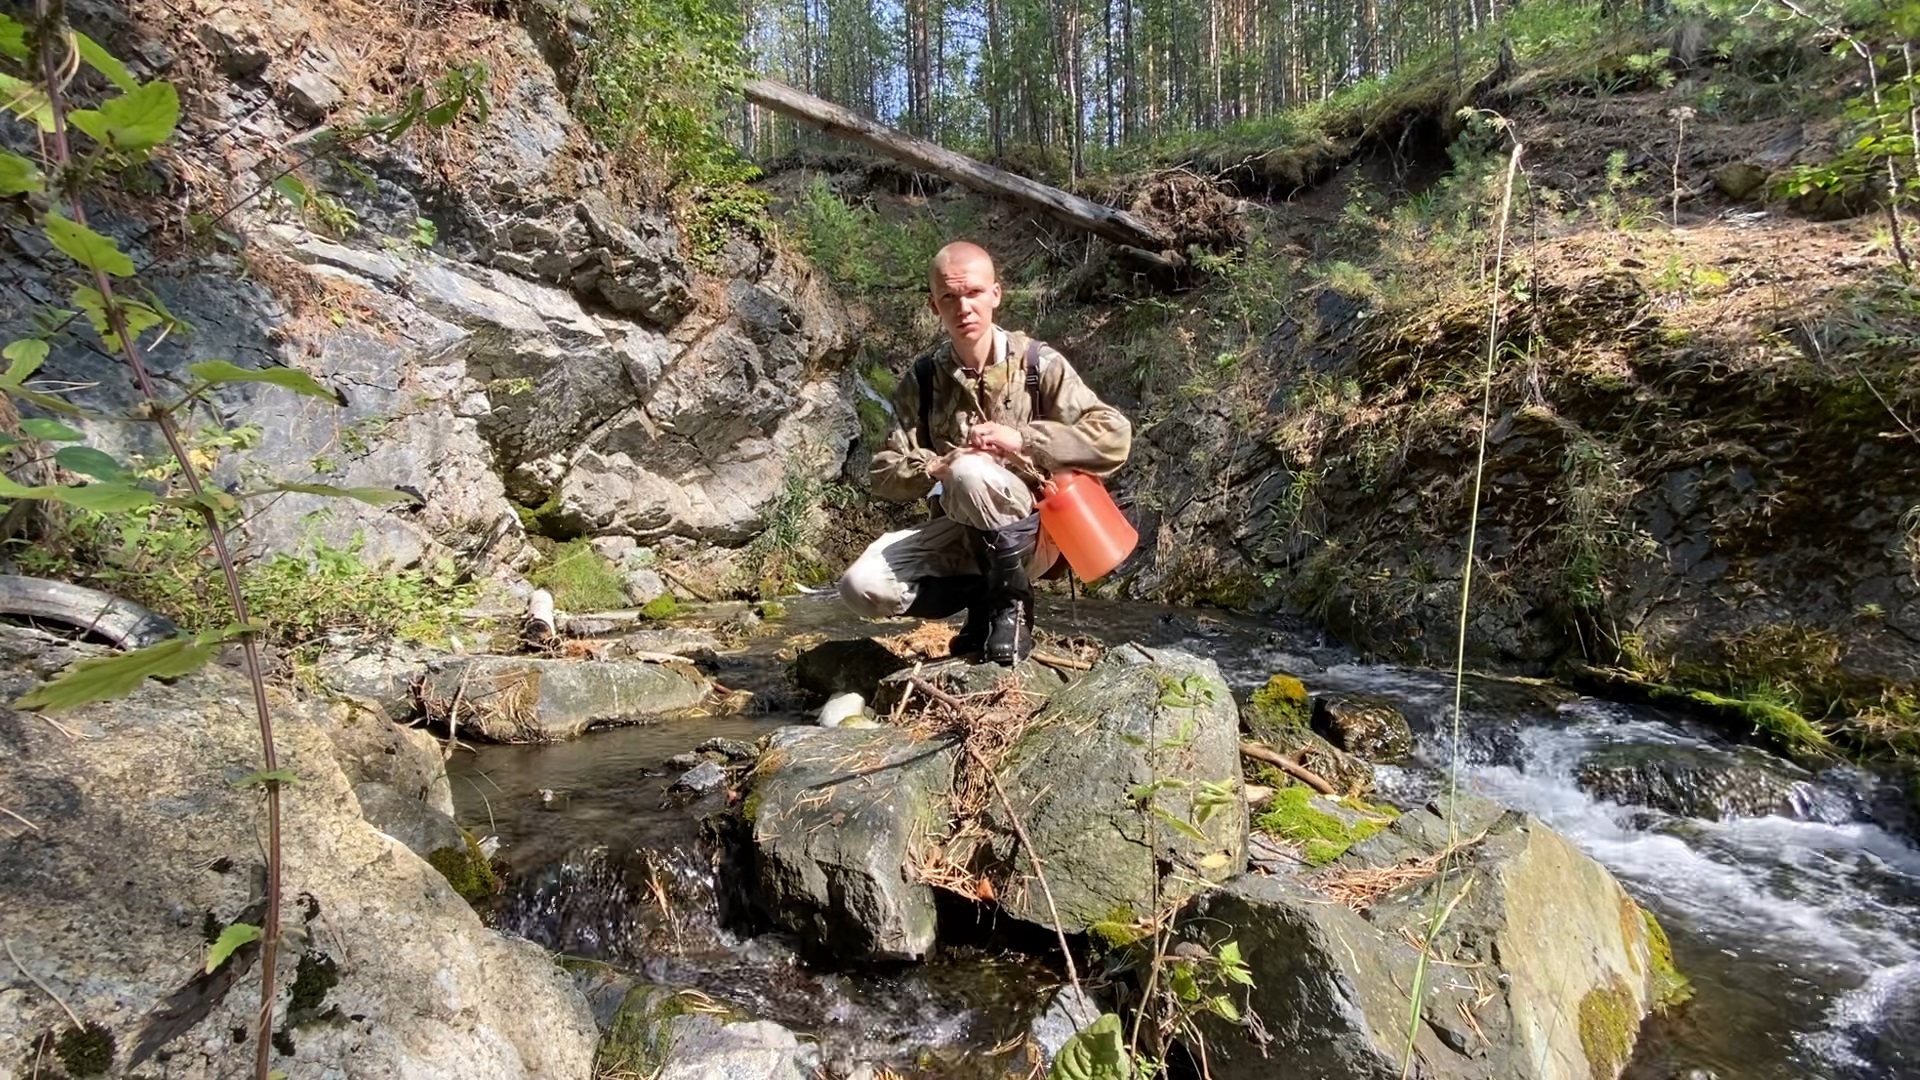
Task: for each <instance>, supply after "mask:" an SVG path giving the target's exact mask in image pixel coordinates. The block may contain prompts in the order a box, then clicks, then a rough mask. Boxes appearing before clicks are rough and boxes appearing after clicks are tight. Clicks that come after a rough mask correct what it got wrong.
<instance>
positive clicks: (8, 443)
mask: <svg viewBox="0 0 1920 1080" xmlns="http://www.w3.org/2000/svg"><path fill="white" fill-rule="evenodd" d="M21 445H24V444H23V443H21V441H20V440H19V439H16V438H14V437H13V436H11V435H9V434H7V433H6V432H4V431H0V450H11V449H13V448H14V447H16V446H21Z"/></svg>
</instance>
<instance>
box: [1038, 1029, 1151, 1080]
mask: <svg viewBox="0 0 1920 1080" xmlns="http://www.w3.org/2000/svg"><path fill="white" fill-rule="evenodd" d="M1132 1071H1133V1068H1132V1065H1131V1064H1130V1063H1129V1062H1128V1061H1127V1046H1126V1043H1125V1041H1124V1040H1123V1038H1122V1036H1121V1032H1120V1017H1118V1016H1116V1015H1115V1014H1113V1013H1102V1014H1100V1018H1099V1019H1098V1020H1095V1021H1094V1022H1093V1023H1091V1024H1088V1025H1087V1026H1086V1027H1084V1028H1082V1029H1081V1030H1079V1031H1076V1032H1074V1033H1073V1037H1072V1038H1070V1039H1068V1040H1067V1041H1066V1043H1065V1044H1064V1045H1062V1046H1061V1047H1060V1052H1059V1053H1058V1054H1055V1055H1054V1056H1053V1066H1052V1067H1051V1068H1049V1069H1048V1070H1047V1080H1130V1075H1131V1073H1132Z"/></svg>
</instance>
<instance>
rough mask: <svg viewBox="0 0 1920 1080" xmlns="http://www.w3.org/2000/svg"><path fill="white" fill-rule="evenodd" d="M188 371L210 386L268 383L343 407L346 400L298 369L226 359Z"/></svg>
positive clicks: (202, 363)
mask: <svg viewBox="0 0 1920 1080" xmlns="http://www.w3.org/2000/svg"><path fill="white" fill-rule="evenodd" d="M187 370H188V371H190V372H192V373H193V377H194V378H196V379H200V380H202V381H204V382H206V383H207V384H208V385H211V386H218V385H220V384H221V383H267V384H268V385H270V386H278V387H280V388H281V389H284V390H291V391H293V392H294V393H296V394H305V395H306V396H308V397H317V398H328V399H330V400H332V401H335V402H338V403H339V404H341V405H345V404H346V403H347V402H346V398H345V396H344V395H342V394H341V393H340V392H339V391H338V390H329V389H327V388H326V387H325V386H323V385H321V384H320V382H319V380H317V379H315V378H314V377H313V376H311V375H309V374H307V373H306V372H304V371H301V370H300V369H299V368H287V367H272V368H258V369H255V368H243V367H241V366H240V365H238V364H232V363H228V362H227V361H225V360H203V361H201V362H200V363H198V364H189V365H188V366H187Z"/></svg>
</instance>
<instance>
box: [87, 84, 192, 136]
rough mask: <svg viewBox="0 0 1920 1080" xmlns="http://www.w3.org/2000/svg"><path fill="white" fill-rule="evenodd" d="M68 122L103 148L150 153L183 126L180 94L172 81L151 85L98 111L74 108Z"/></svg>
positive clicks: (130, 91) (133, 91)
mask: <svg viewBox="0 0 1920 1080" xmlns="http://www.w3.org/2000/svg"><path fill="white" fill-rule="evenodd" d="M67 119H69V120H71V121H73V126H74V127H77V128H79V129H80V130H81V131H84V132H86V133H87V134H88V135H91V136H93V141H95V142H97V143H100V144H101V145H103V146H111V147H113V148H114V149H115V150H120V151H125V152H132V151H136V150H151V149H153V148H154V147H156V146H159V145H160V144H161V143H164V142H166V141H167V140H168V139H171V138H173V129H174V127H175V125H177V124H179V123H180V92H179V91H177V90H175V89H174V88H173V84H172V83H170V82H150V83H146V84H144V85H141V86H138V87H135V88H134V89H132V90H129V91H127V92H126V93H124V94H121V95H120V96H119V97H117V98H112V99H110V100H108V101H105V102H102V103H101V105H100V108H98V109H75V110H73V112H71V113H69V114H68V115H67Z"/></svg>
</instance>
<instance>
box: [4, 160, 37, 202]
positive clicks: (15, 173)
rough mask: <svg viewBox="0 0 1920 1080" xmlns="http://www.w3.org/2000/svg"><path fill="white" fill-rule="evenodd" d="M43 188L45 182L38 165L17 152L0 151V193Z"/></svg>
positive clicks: (7, 193)
mask: <svg viewBox="0 0 1920 1080" xmlns="http://www.w3.org/2000/svg"><path fill="white" fill-rule="evenodd" d="M45 190H47V183H46V181H45V180H44V179H42V178H41V176H40V166H38V165H35V164H34V163H33V162H32V161H30V160H28V159H27V158H23V157H21V156H20V155H19V154H10V153H7V152H5V151H0V195H21V194H24V193H26V192H29V191H45Z"/></svg>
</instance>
